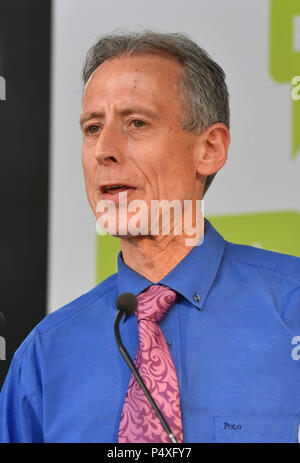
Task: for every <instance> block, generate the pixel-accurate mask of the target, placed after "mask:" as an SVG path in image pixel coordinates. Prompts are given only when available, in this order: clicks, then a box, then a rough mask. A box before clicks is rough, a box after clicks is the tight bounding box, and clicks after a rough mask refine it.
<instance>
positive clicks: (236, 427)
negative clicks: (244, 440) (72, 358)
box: [224, 422, 242, 431]
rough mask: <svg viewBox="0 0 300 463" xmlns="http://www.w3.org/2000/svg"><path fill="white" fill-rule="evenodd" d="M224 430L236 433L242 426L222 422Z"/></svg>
mask: <svg viewBox="0 0 300 463" xmlns="http://www.w3.org/2000/svg"><path fill="white" fill-rule="evenodd" d="M224 429H232V430H233V431H238V430H239V429H242V426H241V425H240V424H230V423H226V422H224Z"/></svg>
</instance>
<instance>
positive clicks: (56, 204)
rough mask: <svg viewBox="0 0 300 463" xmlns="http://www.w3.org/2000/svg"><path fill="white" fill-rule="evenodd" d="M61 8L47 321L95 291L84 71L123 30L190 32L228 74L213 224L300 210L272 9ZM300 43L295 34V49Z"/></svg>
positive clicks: (60, 2) (164, 4) (263, 4)
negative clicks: (274, 58) (225, 140)
mask: <svg viewBox="0 0 300 463" xmlns="http://www.w3.org/2000/svg"><path fill="white" fill-rule="evenodd" d="M53 3H54V8H53V18H52V76H51V82H52V89H51V94H52V100H51V101H52V106H51V111H52V114H51V158H50V159H51V160H50V173H51V178H50V217H49V224H50V228H49V253H48V261H49V269H48V278H49V281H48V296H47V310H48V312H50V311H52V310H55V309H58V308H59V307H61V306H62V305H64V304H66V303H67V302H69V301H71V300H73V299H74V298H76V297H78V296H79V295H81V294H82V293H84V292H86V291H88V290H89V289H90V288H92V287H93V286H94V285H95V220H94V216H93V214H92V212H91V210H90V208H89V204H88V201H87V199H86V195H85V190H84V181H83V174H82V168H81V134H80V130H79V122H78V120H79V115H80V110H81V101H80V100H81V69H82V64H83V60H84V57H85V54H86V52H87V50H88V49H89V47H90V46H91V45H93V44H94V42H95V41H96V39H97V37H98V36H99V35H102V34H104V33H108V32H112V31H113V30H115V29H117V28H125V29H130V30H142V29H144V28H155V29H156V30H159V31H161V32H185V33H187V34H189V36H190V37H191V38H192V39H194V40H195V41H196V42H197V43H198V44H199V45H200V46H201V47H203V48H205V49H206V50H207V51H208V53H209V54H210V55H211V56H212V58H213V59H215V60H216V61H217V62H218V63H219V64H220V65H221V66H222V67H223V68H224V70H225V72H226V75H227V83H228V87H229V92H230V100H231V137H232V141H231V145H230V150H229V158H228V161H227V163H226V164H225V166H224V167H223V169H222V170H221V171H220V172H219V173H218V174H217V176H216V178H215V180H214V182H213V184H212V186H211V188H210V190H209V191H208V193H207V195H206V197H205V215H206V216H207V215H217V214H238V213H242V212H260V211H266V210H268V211H277V210H290V209H294V210H298V211H299V210H300V208H299V198H300V194H299V193H300V182H299V172H300V156H297V158H296V159H293V160H292V158H291V154H290V153H291V142H292V140H291V129H290V127H291V98H290V87H289V85H287V84H278V83H277V82H275V81H273V80H272V79H271V76H270V73H269V17H270V3H269V0H226V2H225V1H224V0H186V1H185V2H182V1H181V0H152V1H151V2H145V1H144V2H143V1H141V0H126V1H122V0H110V1H109V2H104V1H101V0H54V2H53ZM295 24H298V25H300V22H298V23H297V21H296V22H295ZM299 37H300V29H299V28H298V26H296V30H295V34H294V44H295V45H294V46H295V48H297V43H298V44H300V39H299ZM299 48H300V45H299ZM299 74H300V68H299ZM299 104H300V102H299Z"/></svg>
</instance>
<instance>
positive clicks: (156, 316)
mask: <svg viewBox="0 0 300 463" xmlns="http://www.w3.org/2000/svg"><path fill="white" fill-rule="evenodd" d="M176 297H177V295H176V293H175V291H173V290H172V289H170V288H168V287H167V286H162V285H152V286H150V287H149V288H148V289H147V290H146V291H144V292H143V293H141V294H139V295H138V297H137V299H138V308H137V312H136V315H137V319H138V324H139V340H140V344H139V348H138V351H137V354H136V357H135V361H134V363H135V366H136V368H137V369H138V371H139V373H140V375H141V377H142V378H143V380H144V382H145V384H146V386H147V388H148V389H149V391H150V393H151V394H152V397H153V398H154V400H155V402H156V404H157V406H158V407H159V409H160V411H161V412H162V414H163V416H164V417H165V419H166V421H167V423H168V425H169V426H170V428H171V430H172V432H173V434H174V436H175V437H176V440H177V442H183V435H182V424H181V410H180V399H179V387H178V380H177V374H176V370H175V367H174V363H173V360H172V357H171V354H170V351H169V348H168V345H167V342H166V340H165V337H164V335H163V333H162V331H161V329H160V327H159V325H158V322H159V321H160V320H161V319H162V318H163V316H164V315H165V313H166V312H167V310H168V309H169V308H170V307H171V306H172V305H173V304H174V302H175V301H176ZM118 442H120V443H146V442H154V443H167V442H168V443H169V442H170V440H169V437H168V435H167V433H166V431H165V430H164V428H163V426H162V425H161V423H160V421H159V419H158V418H157V416H156V414H155V412H154V410H153V409H152V407H151V405H150V403H149V401H148V399H147V397H146V396H145V395H144V393H143V391H142V389H141V388H140V386H139V384H138V382H137V381H136V379H135V377H134V375H131V378H130V382H129V386H128V390H127V395H126V397H125V402H124V407H123V412H122V416H121V421H120V427H119V435H118Z"/></svg>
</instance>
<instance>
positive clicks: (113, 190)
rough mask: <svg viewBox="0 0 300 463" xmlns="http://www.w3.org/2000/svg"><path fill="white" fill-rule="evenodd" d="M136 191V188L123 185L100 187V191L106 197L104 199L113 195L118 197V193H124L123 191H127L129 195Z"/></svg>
mask: <svg viewBox="0 0 300 463" xmlns="http://www.w3.org/2000/svg"><path fill="white" fill-rule="evenodd" d="M135 189H136V188H134V187H132V186H129V185H122V184H115V185H103V186H101V187H100V191H101V193H102V194H103V195H104V197H108V196H111V195H117V194H118V193H122V192H123V191H127V192H128V193H129V192H131V191H133V190H135Z"/></svg>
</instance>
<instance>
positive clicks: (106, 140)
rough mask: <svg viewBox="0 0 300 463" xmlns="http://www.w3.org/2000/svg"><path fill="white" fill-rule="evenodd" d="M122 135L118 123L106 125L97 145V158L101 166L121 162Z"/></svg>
mask: <svg viewBox="0 0 300 463" xmlns="http://www.w3.org/2000/svg"><path fill="white" fill-rule="evenodd" d="M121 146H122V133H121V130H120V129H118V127H117V124H116V123H105V124H104V126H103V127H102V129H101V132H100V134H99V136H98V139H97V143H96V145H95V158H96V160H97V162H98V163H99V164H103V165H108V164H111V163H117V162H121V158H122V154H121V153H122V150H121Z"/></svg>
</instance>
